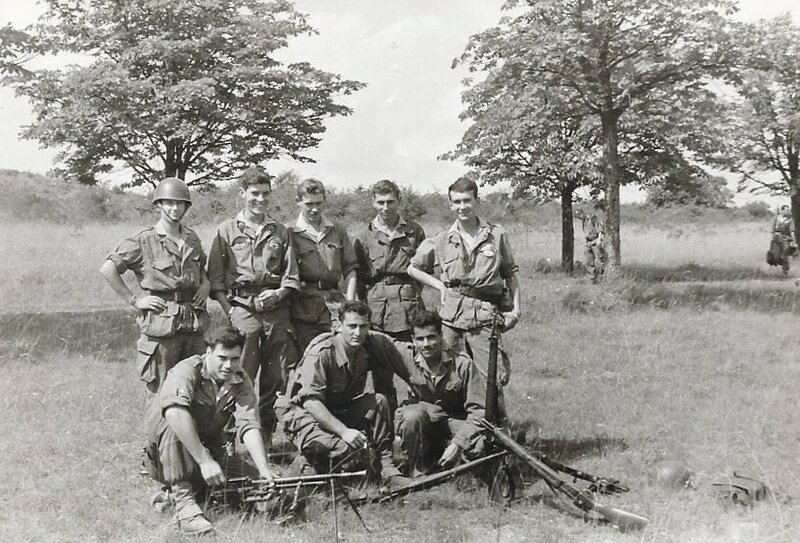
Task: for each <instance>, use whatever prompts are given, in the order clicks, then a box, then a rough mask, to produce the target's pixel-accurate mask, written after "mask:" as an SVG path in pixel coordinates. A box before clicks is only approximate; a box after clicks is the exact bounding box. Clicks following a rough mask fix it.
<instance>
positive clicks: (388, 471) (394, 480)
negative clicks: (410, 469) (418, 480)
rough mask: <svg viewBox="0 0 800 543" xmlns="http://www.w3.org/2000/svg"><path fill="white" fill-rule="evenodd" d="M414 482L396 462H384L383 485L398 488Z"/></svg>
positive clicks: (382, 471) (387, 487) (389, 488)
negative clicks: (398, 467)
mask: <svg viewBox="0 0 800 543" xmlns="http://www.w3.org/2000/svg"><path fill="white" fill-rule="evenodd" d="M411 483H412V479H411V478H410V477H406V476H404V475H403V474H402V473H400V470H399V469H397V467H396V466H395V465H394V464H388V465H387V464H384V465H383V466H382V469H381V486H383V487H384V488H386V489H388V490H397V489H399V488H403V487H406V486H408V485H410V484H411Z"/></svg>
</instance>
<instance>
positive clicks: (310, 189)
mask: <svg viewBox="0 0 800 543" xmlns="http://www.w3.org/2000/svg"><path fill="white" fill-rule="evenodd" d="M306 194H322V195H323V196H325V185H323V184H322V181H320V180H319V179H314V178H313V177H309V178H308V179H305V180H303V182H302V183H300V184H299V185H297V201H298V202H299V201H300V200H302V199H303V196H305V195H306Z"/></svg>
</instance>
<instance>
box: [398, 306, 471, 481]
mask: <svg viewBox="0 0 800 543" xmlns="http://www.w3.org/2000/svg"><path fill="white" fill-rule="evenodd" d="M411 326H412V335H413V347H414V352H415V353H416V356H414V364H415V366H416V368H417V370H418V372H419V373H420V374H421V375H422V376H424V378H425V379H424V383H423V384H421V385H416V384H415V385H412V386H411V387H410V389H409V391H408V399H407V400H406V401H404V402H403V404H402V405H401V406H400V408H398V409H397V412H396V413H395V431H396V432H397V434H398V435H399V436H400V439H401V440H402V447H403V449H404V450H405V451H406V454H407V455H408V462H409V466H410V471H411V476H412V477H416V476H419V475H423V474H425V473H427V472H428V471H430V469H431V468H433V467H434V466H438V467H449V466H452V465H454V464H456V463H457V462H458V461H459V460H461V458H462V456H463V457H465V458H468V459H475V458H478V457H480V456H482V455H483V453H484V451H485V440H484V437H483V435H482V434H481V430H480V427H479V426H478V425H477V422H476V421H478V420H480V419H482V418H483V416H484V410H483V407H484V396H485V394H486V381H485V380H484V379H483V377H482V376H481V374H480V372H479V371H478V369H477V368H476V366H475V363H474V362H473V361H472V359H470V358H469V357H468V356H466V355H465V354H463V353H462V354H459V353H455V352H453V351H449V350H447V349H445V348H444V341H443V339H442V319H441V317H439V315H437V314H436V313H433V312H431V311H421V312H419V313H417V314H415V315H413V316H412V318H411ZM411 356H413V355H411Z"/></svg>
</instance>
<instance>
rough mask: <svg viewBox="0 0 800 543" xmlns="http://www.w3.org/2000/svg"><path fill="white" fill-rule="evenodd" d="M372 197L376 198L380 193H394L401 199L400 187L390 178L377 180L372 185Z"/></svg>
mask: <svg viewBox="0 0 800 543" xmlns="http://www.w3.org/2000/svg"><path fill="white" fill-rule="evenodd" d="M370 190H371V191H372V197H373V198H375V196H377V195H378V194H390V193H391V194H394V197H395V198H397V199H398V200H399V199H400V188H399V187H398V186H397V185H396V184H395V183H394V182H392V181H389V180H388V179H381V180H380V181H378V182H376V183H375V184H374V185H372V187H371V189H370Z"/></svg>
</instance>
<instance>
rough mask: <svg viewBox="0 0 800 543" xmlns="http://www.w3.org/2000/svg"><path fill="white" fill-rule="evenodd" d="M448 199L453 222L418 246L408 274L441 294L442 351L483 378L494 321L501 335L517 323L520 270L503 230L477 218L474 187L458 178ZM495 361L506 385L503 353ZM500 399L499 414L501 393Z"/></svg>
mask: <svg viewBox="0 0 800 543" xmlns="http://www.w3.org/2000/svg"><path fill="white" fill-rule="evenodd" d="M447 194H448V198H449V200H450V209H451V210H452V211H453V214H454V215H455V218H456V220H455V222H454V223H453V224H452V225H451V226H450V227H449V228H447V229H446V230H442V231H441V232H439V233H438V234H436V235H435V236H434V237H432V238H427V239H426V240H425V241H423V242H422V244H421V245H420V246H419V249H417V254H416V255H414V258H412V259H411V265H410V266H409V267H408V274H409V275H410V276H411V277H412V278H414V279H416V280H417V281H419V282H420V283H422V284H423V285H427V286H429V287H431V288H434V289H436V290H438V291H439V300H440V306H439V316H441V317H442V323H443V325H444V326H443V328H442V337H443V339H444V343H445V346H446V347H447V348H448V349H451V350H453V351H454V352H456V353H459V352H463V353H466V354H467V356H470V357H471V358H472V359H473V360H474V361H475V364H476V366H477V368H478V370H479V371H480V372H481V374H482V375H483V376H486V375H487V368H488V363H489V336H490V335H491V331H492V326H493V323H494V319H495V316H496V315H498V314H499V315H500V316H502V319H503V324H504V325H503V332H507V331H509V330H511V329H512V328H514V327H515V326H516V325H517V323H518V322H519V319H520V314H521V311H522V305H521V294H520V287H519V281H518V280H517V271H518V266H517V265H516V263H515V262H514V257H513V255H512V252H511V245H510V243H509V241H508V235H507V234H506V232H505V230H503V228H502V227H500V226H498V225H496V224H491V223H488V222H486V221H484V220H483V219H481V218H480V217H478V214H477V208H478V205H479V200H478V185H476V184H475V182H474V181H473V180H471V179H469V178H467V177H461V178H459V179H458V180H457V181H456V182H455V183H453V184H452V185H450V187H448V190H447ZM435 269H441V274H440V275H439V277H436V276H434V275H432V274H433V273H435V271H434V270H435ZM498 362H499V364H498V366H499V371H498V381H499V383H500V385H501V386H505V385H506V384H508V380H509V376H510V372H511V367H510V364H509V361H508V357H507V356H506V355H505V352H503V351H502V349H501V352H500V360H499V361H498ZM499 399H500V400H501V401H500V402H499V403H500V405H499V409H500V413H501V414H502V413H503V412H504V408H503V402H502V389H501V391H500V398H499Z"/></svg>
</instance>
